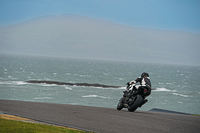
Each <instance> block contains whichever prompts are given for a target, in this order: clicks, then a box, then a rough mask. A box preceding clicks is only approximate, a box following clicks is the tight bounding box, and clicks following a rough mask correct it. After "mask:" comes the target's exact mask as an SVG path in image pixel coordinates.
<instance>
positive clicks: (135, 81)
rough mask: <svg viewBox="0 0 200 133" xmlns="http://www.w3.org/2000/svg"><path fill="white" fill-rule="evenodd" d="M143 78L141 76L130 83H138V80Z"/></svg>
mask: <svg viewBox="0 0 200 133" xmlns="http://www.w3.org/2000/svg"><path fill="white" fill-rule="evenodd" d="M141 80H142V78H141V77H139V78H137V79H136V80H133V81H131V82H130V84H136V83H137V82H140V81H141Z"/></svg>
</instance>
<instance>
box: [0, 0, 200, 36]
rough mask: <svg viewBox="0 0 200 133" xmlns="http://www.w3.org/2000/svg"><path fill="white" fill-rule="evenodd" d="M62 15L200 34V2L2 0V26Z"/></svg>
mask: <svg viewBox="0 0 200 133" xmlns="http://www.w3.org/2000/svg"><path fill="white" fill-rule="evenodd" d="M62 14H77V15H81V16H86V17H91V18H96V19H101V20H108V21H112V22H115V23H118V24H123V25H129V26H133V27H145V28H152V29H164V30H182V31H188V32H193V33H200V0H0V26H5V25H10V24H15V23H19V22H22V21H26V20H30V19H33V18H36V17H40V16H45V15H62Z"/></svg>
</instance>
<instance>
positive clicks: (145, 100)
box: [139, 99, 148, 107]
mask: <svg viewBox="0 0 200 133" xmlns="http://www.w3.org/2000/svg"><path fill="white" fill-rule="evenodd" d="M146 102H148V100H147V99H144V100H143V101H142V104H141V105H140V106H139V107H142V105H144V104H145V103H146Z"/></svg>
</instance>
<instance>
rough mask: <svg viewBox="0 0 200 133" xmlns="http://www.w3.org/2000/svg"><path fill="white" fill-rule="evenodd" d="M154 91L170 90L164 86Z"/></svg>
mask: <svg viewBox="0 0 200 133" xmlns="http://www.w3.org/2000/svg"><path fill="white" fill-rule="evenodd" d="M154 91H171V90H169V89H166V88H157V89H155V90H154Z"/></svg>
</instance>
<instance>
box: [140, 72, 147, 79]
mask: <svg viewBox="0 0 200 133" xmlns="http://www.w3.org/2000/svg"><path fill="white" fill-rule="evenodd" d="M141 77H142V78H144V77H149V74H148V73H146V72H143V73H142V74H141Z"/></svg>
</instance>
